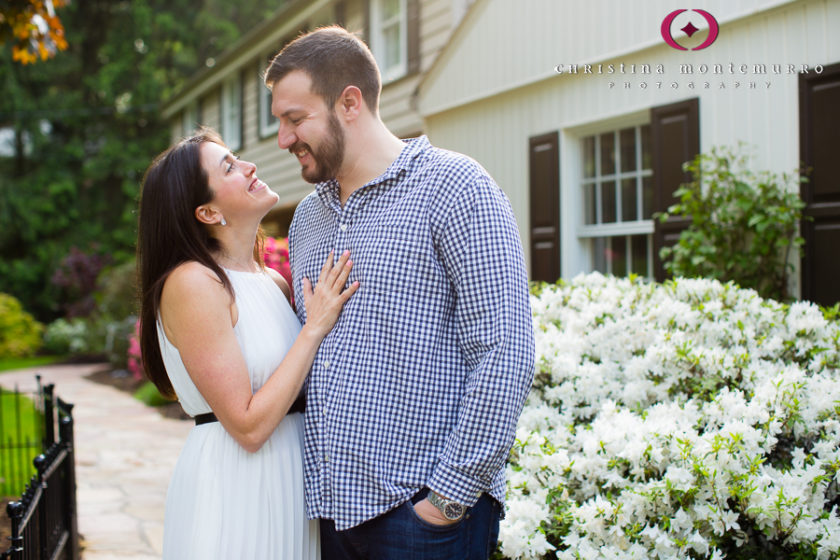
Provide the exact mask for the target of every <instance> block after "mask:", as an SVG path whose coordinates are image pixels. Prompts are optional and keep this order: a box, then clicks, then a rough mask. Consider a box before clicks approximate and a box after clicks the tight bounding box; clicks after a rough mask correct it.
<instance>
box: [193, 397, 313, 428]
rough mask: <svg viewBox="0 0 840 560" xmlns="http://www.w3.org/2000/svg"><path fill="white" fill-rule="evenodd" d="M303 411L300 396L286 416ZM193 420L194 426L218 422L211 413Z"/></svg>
mask: <svg viewBox="0 0 840 560" xmlns="http://www.w3.org/2000/svg"><path fill="white" fill-rule="evenodd" d="M304 410H306V397H305V396H303V395H301V396H299V397H298V398H297V400H295V402H293V403H292V406H291V408H289V411H288V412H287V413H286V414H292V413H295V412H299V413H301V414H303V412H304ZM193 419H194V420H195V425H196V426H201V425H202V424H209V423H210V422H218V421H219V419H218V418H216V415H215V414H213V413H212V412H206V413H204V414H196V415H195V416H194V417H193Z"/></svg>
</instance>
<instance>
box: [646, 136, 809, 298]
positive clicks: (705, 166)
mask: <svg viewBox="0 0 840 560" xmlns="http://www.w3.org/2000/svg"><path fill="white" fill-rule="evenodd" d="M748 163H749V161H748V157H747V156H744V155H742V154H740V153H739V151H738V150H736V149H733V148H727V147H715V148H712V150H711V152H710V153H708V154H700V155H698V156H697V157H696V158H695V159H694V160H693V161H691V162H688V163H686V164H685V166H684V167H685V169H686V170H687V171H689V172H690V173H691V175H692V178H693V180H692V181H691V182H690V183H686V184H683V185H681V186H680V188H679V189H677V191H676V192H675V193H674V194H675V196H676V197H677V198H679V203H678V204H675V205H674V206H671V207H670V208H669V209H668V212H667V213H664V214H661V215H660V216H659V217H660V219H661V220H663V221H664V220H666V219H668V218H669V217H672V216H683V217H686V218H690V219H691V224H690V225H689V227H688V228H687V229H685V230H684V231H683V232H682V234H681V235H680V239H679V242H678V243H676V244H675V245H674V246H673V247H665V248H663V249H662V251H661V253H660V256H661V257H662V259H663V261H664V265H665V269H666V270H667V271H668V272H669V273H671V274H673V275H674V276H684V277H704V278H714V279H717V280H720V281H722V282H729V281H733V282H735V283H736V284H738V285H739V286H741V287H744V288H752V289H755V290H756V291H757V292H758V293H759V294H760V295H761V296H762V297H765V298H772V299H776V300H780V301H785V300H787V299H789V294H788V290H787V281H788V273H789V272H790V270H791V269H792V265H791V263H790V258H791V256H792V255H791V251H794V250H799V249H801V247H802V245H803V243H804V240H803V239H802V237H800V236H799V235H798V227H799V222H800V220H801V219H802V209H803V208H804V207H805V204H804V203H803V202H802V200H801V199H800V198H799V183H800V181H804V180H805V179H804V178H801V177H799V176H798V175H788V174H782V175H778V174H775V173H770V172H759V173H754V172H752V171H750V169H749V167H748Z"/></svg>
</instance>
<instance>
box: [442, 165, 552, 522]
mask: <svg viewBox="0 0 840 560" xmlns="http://www.w3.org/2000/svg"><path fill="white" fill-rule="evenodd" d="M465 183H466V184H464V183H462V184H461V185H458V187H457V191H456V192H455V195H454V197H448V198H452V199H451V200H447V201H446V206H447V211H446V212H445V213H443V214H438V215H439V216H441V215H442V216H443V219H442V220H441V221H440V222H438V224H439V229H438V231H437V235H436V236H435V239H436V244H437V247H436V248H437V251H438V254H439V255H440V258H441V261H442V262H443V265H444V267H445V269H446V272H447V276H448V278H449V280H450V282H451V284H452V286H453V287H454V290H455V301H456V307H455V319H456V323H457V325H456V327H457V333H458V342H459V345H460V348H461V351H462V352H463V356H464V359H465V361H466V363H467V365H468V368H469V373H468V376H467V380H466V384H465V389H464V394H463V397H462V399H461V406H460V409H459V411H458V418H457V423H456V425H455V428H454V430H453V431H452V433H451V434H450V435H449V437H448V438H447V441H446V446H445V448H444V452H443V454H442V456H441V457H440V461H439V463H438V464H437V466H436V467H435V470H434V472H433V474H432V477H431V479H430V480H429V482H428V486H429V488H430V489H431V490H433V491H435V492H437V493H438V494H440V495H441V496H444V497H446V498H448V499H451V500H455V501H457V502H459V503H461V504H463V505H466V506H471V505H473V504H474V503H475V501H476V500H477V499H478V497H479V496H480V495H481V494H482V493H483V492H485V491H487V490H488V489H489V488H490V485H491V484H492V480H493V477H494V476H495V475H496V474H497V473H498V471H499V470H500V469H501V468H503V466H504V464H505V462H506V461H507V459H508V454H509V452H510V447H511V445H512V444H513V440H514V433H515V429H516V423H517V420H518V418H519V414H520V412H521V410H522V406H523V403H524V401H525V397H526V396H527V394H528V390H529V389H530V386H531V381H532V379H533V372H534V353H535V352H534V335H533V327H532V318H531V308H530V301H529V293H528V276H527V271H526V269H525V261H524V256H523V251H522V243H521V241H520V238H519V230H518V228H517V225H516V220H515V218H514V216H513V211H512V209H511V207H510V203H509V201H508V199H507V197H506V196H505V195H504V193H503V192H502V191H501V190H500V189H499V188H498V186H497V185H496V184H495V183H494V182H493V180H492V179H491V178H490V177H489V176H487V175H486V174H484V173H481V172H479V171H478V170H477V171H476V172H475V173H473V174H472V176H471V177H470V178H469V180H467V181H465ZM433 215H434V213H433ZM433 229H434V227H433Z"/></svg>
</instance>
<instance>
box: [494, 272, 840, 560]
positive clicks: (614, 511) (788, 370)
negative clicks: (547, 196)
mask: <svg viewBox="0 0 840 560" xmlns="http://www.w3.org/2000/svg"><path fill="white" fill-rule="evenodd" d="M531 303H532V306H533V310H534V327H535V332H536V344H537V374H536V377H535V380H534V386H533V389H532V391H531V394H530V396H529V398H528V401H527V403H526V406H525V409H524V411H523V413H522V416H521V418H520V421H519V425H518V429H517V434H516V444H515V446H514V450H513V453H512V457H511V462H510V465H509V467H508V511H507V517H506V519H505V520H504V521H502V526H501V532H500V551H501V553H502V554H503V555H504V556H505V557H507V558H511V559H526V558H536V559H544V558H560V559H564V560H565V559H585V560H593V559H624V558H627V559H630V558H633V559H647V558H662V559H665V558H698V559H699V558H711V559H717V558H729V559H732V558H738V559H747V558H750V559H751V558H762V559H764V558H767V559H770V558H790V559H802V560H804V559H820V560H821V559H830V558H838V557H839V556H838V555H839V554H840V512H838V509H840V508H838V504H840V499H838V484H839V483H840V474H838V471H839V470H840V451H838V443H840V369H838V368H840V326H838V324H837V321H835V320H828V319H826V318H825V317H824V315H823V313H822V311H821V310H820V309H819V308H818V307H817V306H814V305H812V304H809V303H794V304H792V305H783V304H780V303H778V302H775V301H772V300H764V299H761V298H760V297H759V296H758V295H757V294H756V292H754V291H752V290H745V289H740V288H738V287H736V286H734V285H732V284H721V283H720V282H718V281H714V280H689V279H678V280H675V281H669V282H666V283H665V284H655V283H649V282H646V281H643V280H640V279H638V278H633V279H627V278H613V277H605V276H602V275H600V274H598V273H593V274H589V275H586V276H579V277H577V278H575V279H574V280H572V281H570V282H568V283H562V282H561V283H560V284H558V285H554V286H548V285H543V286H540V287H537V288H535V290H534V295H532V300H531Z"/></svg>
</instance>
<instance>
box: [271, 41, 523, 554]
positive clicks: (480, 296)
mask: <svg viewBox="0 0 840 560" xmlns="http://www.w3.org/2000/svg"><path fill="white" fill-rule="evenodd" d="M265 83H266V85H267V86H268V87H269V88H271V91H272V106H271V109H272V113H273V114H274V116H275V117H277V118H278V119H279V126H280V129H279V131H278V144H279V146H280V148H281V149H288V150H289V151H290V152H291V153H292V154H294V155H295V156H296V157H297V158H298V161H299V163H300V166H301V172H302V175H303V177H304V179H306V180H307V181H309V182H312V183H317V185H316V187H315V192H313V193H312V194H310V195H309V196H308V197H306V199H304V200H303V202H301V204H300V205H299V206H298V208H297V210H296V212H295V217H294V220H293V221H292V225H291V228H290V232H289V240H290V247H291V250H290V256H291V265H292V275H293V282H294V286H295V289H296V290H300V289H301V282H302V279H303V278H304V277H308V278H317V277H318V274H317V272H318V270H320V267H321V265H322V264H323V260H324V258H325V256H326V255H327V254H328V253H329V252H330V251H334V252H335V254H336V255H339V254H342V253H343V252H344V251H346V250H349V251H350V258H351V259H352V261H353V269H352V272H351V275H350V279H349V281H350V282H353V281H356V280H358V281H359V282H360V284H361V286H360V289H359V291H358V292H357V293H356V295H355V296H354V297H353V299H351V300H350V302H349V303H348V305H347V306H346V307H345V308H344V311H343V312H342V315H341V317H340V318H339V321H338V323H337V324H336V326H335V328H334V329H333V331H332V332H331V333H330V335H328V336H327V338H326V339H325V340H324V342H323V344H322V345H321V348H320V350H319V351H318V355H317V357H316V359H315V364H314V365H313V367H312V371H311V373H310V377H309V380H308V384H307V410H306V428H305V451H304V468H305V474H306V495H307V513H308V514H309V515H310V517H312V518H320V519H321V540H322V550H323V557H324V558H325V559H328V560H334V559H342V558H353V559H357V558H377V559H382V558H395V559H400V560H409V559H412V558H427V559H446V560H452V559H463V558H476V559H477V558H482V559H486V558H488V556H489V555H490V554H491V553H492V551H493V549H494V548H495V546H496V540H497V537H498V525H499V517H500V511H501V503H502V502H503V500H504V495H505V480H504V466H505V462H506V460H507V457H508V453H509V451H510V447H511V445H512V443H513V438H514V429H515V426H516V421H517V419H518V416H519V413H520V411H521V408H522V404H523V402H524V399H525V397H526V395H527V393H528V390H529V388H530V384H531V380H532V377H533V366H534V363H533V362H534V340H533V332H532V326H531V311H530V307H529V300H528V283H527V273H526V271H525V264H524V259H523V253H522V245H521V242H520V239H519V234H518V229H517V226H516V222H515V219H514V217H513V212H512V210H511V207H510V203H509V201H508V200H507V198H506V196H505V195H504V193H503V192H502V191H501V189H499V187H498V186H497V185H496V184H495V183H494V182H493V180H492V178H491V177H490V176H489V175H487V173H486V171H484V169H483V168H482V167H481V166H480V165H478V164H477V163H476V162H474V161H472V160H470V159H469V158H467V157H466V156H463V155H461V154H456V153H453V152H448V151H445V150H440V149H437V148H434V147H432V146H431V145H430V144H429V142H428V140H427V139H426V138H425V137H420V138H417V139H414V140H409V141H405V142H404V141H402V140H400V139H399V138H397V137H396V136H394V135H393V134H392V133H391V132H390V131H389V130H388V129H387V128H386V127H385V125H384V124H383V123H382V121H381V119H380V117H379V108H378V105H379V93H380V90H381V82H380V76H379V71H378V69H377V67H376V62H375V61H374V58H373V56H372V55H371V53H370V51H369V50H368V48H367V47H366V46H365V44H364V43H363V42H361V41H360V40H359V39H357V38H356V37H355V36H354V35H352V34H350V33H348V32H347V31H345V30H344V29H341V28H339V27H330V28H322V29H318V30H316V31H313V32H311V33H309V34H306V35H304V36H301V37H299V38H298V39H296V40H295V41H293V42H292V43H290V44H289V45H288V46H286V47H285V48H284V49H283V51H281V52H280V53H279V54H278V55H277V56H276V57H275V58H274V60H273V61H272V62H271V64H270V65H269V67H268V69H267V70H266V73H265ZM316 289H317V288H316ZM305 314H306V310H305V309H304V308H303V306H299V307H298V315H299V317H300V319H301V320H302V321H303V320H305V318H306V317H305Z"/></svg>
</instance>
